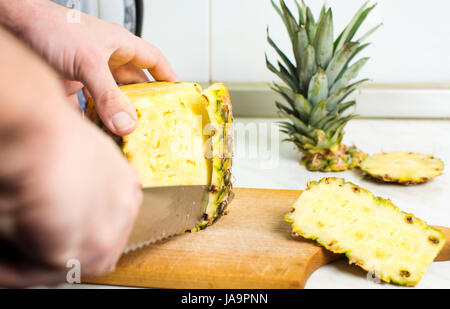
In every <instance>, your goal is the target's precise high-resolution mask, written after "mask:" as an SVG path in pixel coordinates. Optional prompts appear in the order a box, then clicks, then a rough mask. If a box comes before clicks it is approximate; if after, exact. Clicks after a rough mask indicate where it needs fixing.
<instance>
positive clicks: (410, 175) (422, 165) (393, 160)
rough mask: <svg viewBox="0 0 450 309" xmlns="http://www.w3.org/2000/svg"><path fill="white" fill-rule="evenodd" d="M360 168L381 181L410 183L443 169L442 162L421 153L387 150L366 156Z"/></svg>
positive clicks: (432, 176) (435, 175)
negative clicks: (386, 151)
mask: <svg viewBox="0 0 450 309" xmlns="http://www.w3.org/2000/svg"><path fill="white" fill-rule="evenodd" d="M360 168H361V170H363V171H364V172H366V173H367V174H369V175H370V176H372V177H374V178H376V179H379V180H381V181H385V182H397V183H401V184H404V185H412V184H419V183H423V182H426V181H428V180H431V179H433V178H434V177H437V176H439V175H440V174H441V173H442V170H443V169H444V163H443V162H442V161H441V160H439V159H437V158H435V157H433V156H430V155H425V154H421V153H413V152H389V153H378V154H375V155H372V156H369V157H367V158H366V159H365V160H364V161H363V162H362V163H361V166H360Z"/></svg>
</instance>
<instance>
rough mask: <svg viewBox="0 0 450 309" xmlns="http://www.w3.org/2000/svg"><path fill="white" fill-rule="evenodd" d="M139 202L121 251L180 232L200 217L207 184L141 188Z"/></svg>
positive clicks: (188, 227) (203, 209)
mask: <svg viewBox="0 0 450 309" xmlns="http://www.w3.org/2000/svg"><path fill="white" fill-rule="evenodd" d="M142 191H143V202H142V205H141V208H140V210H139V213H138V215H137V218H136V221H135V222H134V225H133V229H132V231H131V234H130V236H129V238H128V243H127V245H126V247H125V250H124V252H125V253H127V252H129V251H134V250H136V249H138V248H141V247H143V246H146V245H149V244H152V243H155V242H157V241H159V240H163V239H165V238H168V237H171V236H175V235H178V234H182V233H184V232H185V231H186V230H188V229H191V228H193V227H194V226H195V225H196V224H199V223H200V222H201V221H202V219H203V214H204V213H205V211H206V206H207V205H208V186H201V185H198V186H197V185H195V186H169V187H154V188H144V189H143V190H142Z"/></svg>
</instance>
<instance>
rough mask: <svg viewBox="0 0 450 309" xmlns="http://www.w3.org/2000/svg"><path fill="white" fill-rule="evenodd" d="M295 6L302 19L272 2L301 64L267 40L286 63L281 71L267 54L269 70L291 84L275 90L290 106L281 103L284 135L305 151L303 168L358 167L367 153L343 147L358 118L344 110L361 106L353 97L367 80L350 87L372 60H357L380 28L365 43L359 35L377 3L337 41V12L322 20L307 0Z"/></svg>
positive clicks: (360, 13)
mask: <svg viewBox="0 0 450 309" xmlns="http://www.w3.org/2000/svg"><path fill="white" fill-rule="evenodd" d="M295 3H296V5H297V8H298V19H296V18H295V17H294V15H293V14H292V12H291V11H290V10H289V8H288V7H287V6H286V3H285V1H284V0H280V6H277V5H276V4H275V3H274V2H273V1H272V5H273V7H274V8H275V10H276V11H277V12H278V14H279V15H280V17H281V18H282V20H283V22H284V24H285V26H286V29H287V32H288V34H289V37H290V39H291V42H292V49H293V55H294V58H295V65H294V64H293V62H292V61H291V60H290V59H289V57H287V56H286V54H284V53H283V52H282V51H281V50H280V49H279V48H278V47H277V45H276V44H275V42H274V41H273V40H272V39H271V38H270V36H269V31H267V41H268V42H269V44H270V46H272V47H273V48H274V49H275V51H276V52H277V54H278V56H279V57H280V59H281V61H278V69H277V68H276V67H275V66H274V65H273V64H272V63H271V62H270V61H269V60H268V58H267V55H266V64H267V68H268V69H269V70H270V71H272V72H273V73H275V74H276V75H277V76H278V77H279V78H280V79H281V80H282V81H283V82H284V83H285V85H279V84H274V85H273V87H272V88H273V90H275V91H276V92H277V93H279V94H280V95H281V96H282V97H283V98H284V100H285V101H286V102H287V105H286V104H282V103H280V102H276V106H277V107H278V109H279V111H280V114H281V115H282V116H284V117H285V118H286V119H287V120H288V121H284V122H282V123H281V125H280V126H281V131H282V132H284V133H286V134H287V135H288V138H287V140H288V141H291V142H293V143H294V144H295V145H296V146H297V148H298V149H299V151H300V152H302V153H303V159H302V164H304V165H306V167H307V168H308V169H309V170H312V171H324V172H329V171H343V170H346V169H349V168H353V167H358V166H359V164H360V162H361V160H362V159H363V158H365V157H366V155H365V154H364V153H363V152H362V151H360V150H358V149H357V148H356V147H355V146H351V147H348V146H346V145H344V144H342V143H341V142H342V138H343V135H344V132H343V129H344V127H345V125H346V124H347V122H348V121H349V120H350V119H352V118H354V117H355V116H354V115H351V114H350V115H344V112H345V111H347V110H348V109H349V108H350V107H352V106H354V105H355V104H356V102H355V101H353V100H350V101H348V100H346V99H347V97H348V96H349V95H350V94H351V93H353V92H354V91H355V90H356V89H357V88H358V87H359V86H360V85H361V84H362V83H363V82H365V81H366V79H363V80H359V81H357V82H353V83H350V81H351V80H352V79H354V78H355V77H356V76H357V75H358V72H359V71H360V70H361V68H362V67H363V66H364V64H365V63H366V62H367V60H368V58H361V59H359V60H357V61H355V62H353V61H352V60H353V59H354V58H355V57H356V55H357V54H358V53H359V52H360V51H361V50H363V49H364V48H365V47H367V46H368V45H369V44H368V43H363V42H364V40H365V39H366V38H367V37H368V36H369V35H370V34H371V33H372V32H374V31H375V30H376V29H377V28H378V27H379V26H380V25H378V26H376V27H375V28H373V29H372V30H370V31H369V32H367V33H366V34H365V35H363V36H362V37H360V38H359V39H354V36H355V33H356V32H357V30H358V28H359V27H360V25H361V24H362V22H363V21H364V20H365V18H366V16H367V15H368V14H369V13H370V11H371V10H372V9H373V8H374V6H375V5H374V6H371V7H368V8H366V7H367V2H366V3H365V4H364V5H363V6H362V7H361V8H360V9H359V11H358V12H357V13H356V14H355V16H354V17H353V19H352V20H351V21H350V23H349V24H348V25H347V27H345V29H344V30H343V31H342V32H341V34H340V35H339V36H338V38H337V39H336V40H334V41H333V15H332V11H331V9H328V10H326V8H325V6H324V7H323V8H322V11H321V13H320V17H319V19H318V20H317V22H316V21H315V19H314V17H313V14H312V13H311V10H310V8H309V7H307V6H306V5H305V4H304V2H303V0H302V1H301V3H299V2H298V1H297V0H296V1H295Z"/></svg>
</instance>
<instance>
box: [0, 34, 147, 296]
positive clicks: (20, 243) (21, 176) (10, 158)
mask: <svg viewBox="0 0 450 309" xmlns="http://www.w3.org/2000/svg"><path fill="white" fill-rule="evenodd" d="M0 40H1V41H2V42H3V43H4V44H2V46H1V47H0V67H1V68H2V72H1V73H0V90H1V91H0V104H1V110H2V112H1V113H0V145H2V148H1V151H0V239H1V243H6V244H7V245H8V247H12V248H14V249H15V250H17V252H18V253H19V255H18V257H16V258H15V259H13V260H11V259H9V260H4V259H3V258H4V256H3V255H2V254H1V255H0V286H8V287H24V286H31V285H36V284H52V283H56V282H62V281H64V279H65V276H66V273H67V271H68V269H67V268H66V263H67V261H68V260H69V259H77V260H79V261H80V263H81V272H82V276H83V277H90V276H97V275H99V274H101V273H103V272H105V271H108V270H111V269H112V267H114V265H115V263H116V261H117V259H118V258H119V256H120V255H121V253H122V250H123V247H124V246H125V243H126V240H127V237H128V234H129V233H130V230H131V227H132V223H133V222H134V219H135V216H136V214H137V211H138V207H139V205H140V203H141V199H142V192H141V189H140V183H139V178H138V176H137V175H136V173H135V171H134V170H133V168H132V167H131V166H130V165H129V164H128V163H127V161H126V159H125V158H124V156H123V155H122V154H121V152H120V151H119V149H118V147H117V146H116V145H114V143H113V142H112V140H111V139H110V138H108V137H107V136H106V135H104V134H103V133H101V131H100V130H98V129H97V128H95V127H94V126H93V125H91V124H90V123H89V122H88V121H87V120H83V119H82V118H81V116H80V114H79V113H77V112H76V110H75V109H73V108H72V107H71V106H70V105H69V104H67V102H66V97H65V94H64V91H63V89H62V87H61V84H60V83H59V81H58V78H57V76H56V74H54V73H53V72H52V71H51V69H49V68H48V67H47V66H46V65H45V64H44V63H42V61H41V60H40V59H39V58H38V57H36V56H34V55H33V54H32V53H31V52H30V51H29V50H27V49H26V48H25V47H24V46H21V44H19V43H18V42H17V41H16V40H15V39H14V38H12V36H10V35H8V34H6V33H5V32H4V31H2V29H1V27H0ZM3 253H4V252H3Z"/></svg>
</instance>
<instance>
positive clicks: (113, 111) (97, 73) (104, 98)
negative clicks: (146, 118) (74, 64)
mask: <svg viewBox="0 0 450 309" xmlns="http://www.w3.org/2000/svg"><path fill="white" fill-rule="evenodd" d="M80 78H81V81H82V82H83V84H84V85H85V86H86V88H87V89H88V90H89V92H90V93H91V94H92V97H93V98H94V101H95V110H96V111H97V113H98V115H99V116H100V118H101V119H102V121H103V123H104V124H105V125H106V126H107V127H108V129H109V130H111V132H113V133H114V134H117V135H125V134H129V133H131V132H132V131H134V129H135V128H136V125H137V120H138V118H137V114H136V109H135V108H134V105H133V104H132V103H131V101H130V100H129V99H128V98H127V97H126V96H125V94H123V93H122V91H120V89H119V87H118V86H117V84H116V81H115V80H114V78H113V76H112V74H111V71H110V70H109V67H108V64H107V63H106V62H105V61H101V60H100V61H96V60H94V61H91V63H84V64H83V67H82V68H81V70H80Z"/></svg>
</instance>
